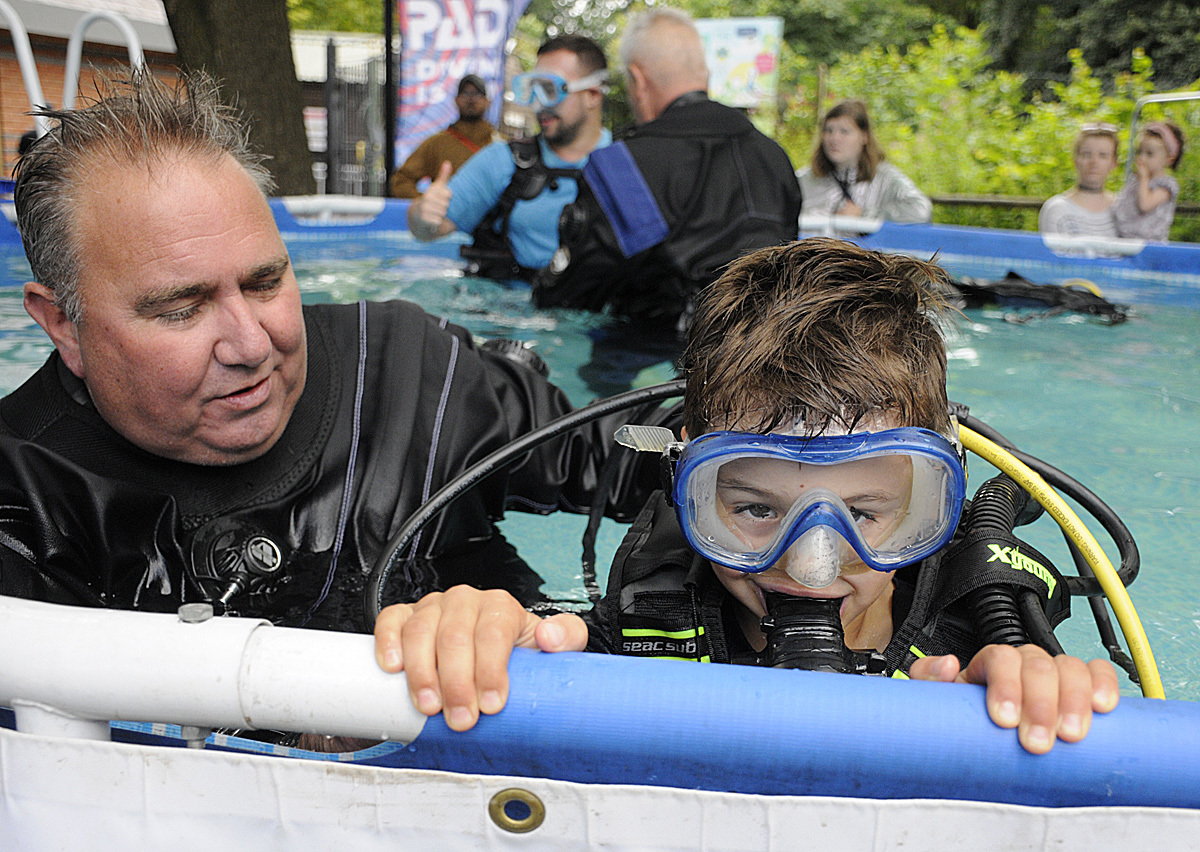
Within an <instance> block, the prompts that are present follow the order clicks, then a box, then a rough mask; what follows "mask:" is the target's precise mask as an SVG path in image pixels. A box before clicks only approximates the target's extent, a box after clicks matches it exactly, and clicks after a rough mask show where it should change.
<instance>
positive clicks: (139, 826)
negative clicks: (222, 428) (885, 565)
mask: <svg viewBox="0 0 1200 852" xmlns="http://www.w3.org/2000/svg"><path fill="white" fill-rule="evenodd" d="M0 637H2V640H0V641H3V643H4V646H5V647H7V648H10V649H19V651H18V652H17V653H14V654H10V655H8V659H6V661H5V662H4V663H3V665H2V666H0V703H4V704H8V705H10V706H14V707H15V708H16V714H15V722H16V725H17V727H18V728H19V729H20V731H21V732H17V731H13V730H0V793H2V795H3V800H4V808H3V809H2V810H0V831H2V832H3V834H2V836H3V837H4V838H5V844H4V846H5V848H6V849H11V850H25V849H30V850H33V849H38V850H41V849H49V848H72V847H79V848H89V849H123V850H124V849H162V848H172V849H197V850H198V849H211V848H213V845H214V844H217V843H221V842H222V841H224V842H227V843H230V844H232V845H233V846H235V847H236V848H261V849H268V848H280V849H283V848H286V849H289V850H303V849H314V850H315V849H328V848H332V847H333V846H335V845H336V846H338V847H344V848H354V849H375V848H379V849H383V848H396V847H397V846H400V847H401V848H447V849H495V848H516V846H517V844H518V843H520V844H524V846H525V847H528V848H539V849H586V848H592V849H595V848H605V849H747V848H761V849H768V848H797V846H796V840H797V838H798V837H804V838H805V840H806V842H814V841H815V840H816V839H818V838H819V839H820V840H821V843H820V848H827V849H856V850H857V849H881V848H896V847H897V846H899V845H900V844H899V842H898V841H899V840H900V839H902V838H905V837H907V838H909V843H906V844H904V845H905V846H906V848H911V847H912V846H915V847H916V848H958V847H959V846H960V845H963V844H966V843H968V842H969V843H970V846H971V848H973V849H977V850H988V849H997V850H998V849H1008V850H1011V849H1050V848H1055V849H1061V848H1083V847H1084V846H1085V845H1089V846H1090V845H1092V844H1101V843H1103V844H1105V845H1106V846H1108V847H1109V848H1114V847H1115V848H1133V847H1134V846H1135V845H1136V846H1139V847H1140V846H1141V844H1142V843H1149V842H1153V843H1154V844H1155V846H1156V848H1160V849H1184V848H1187V843H1190V842H1191V840H1190V839H1189V840H1188V841H1187V843H1185V842H1184V838H1185V837H1186V838H1194V836H1195V831H1196V829H1197V828H1200V763H1198V762H1197V761H1196V759H1195V758H1196V756H1197V755H1198V754H1200V705H1196V704H1194V703H1190V702H1177V701H1152V700H1149V699H1137V698H1126V699H1124V700H1123V701H1122V703H1121V705H1120V706H1119V707H1118V708H1117V710H1116V711H1114V712H1113V713H1111V714H1109V715H1108V716H1105V717H1100V718H1097V719H1096V720H1095V722H1094V724H1093V728H1092V731H1091V734H1090V735H1089V736H1088V738H1087V739H1086V740H1085V741H1084V742H1082V743H1079V744H1077V745H1065V744H1062V743H1060V744H1059V745H1058V746H1057V747H1056V748H1055V749H1054V751H1053V752H1051V754H1049V755H1046V756H1042V757H1034V756H1031V755H1029V754H1026V753H1025V752H1024V751H1023V750H1022V749H1021V748H1020V747H1019V745H1018V744H1017V742H1016V738H1015V736H1014V735H1013V734H1012V732H1009V731H1002V730H1000V729H998V728H996V727H995V726H993V725H992V724H991V723H990V722H989V721H988V719H987V716H986V712H985V709H984V702H983V694H982V690H981V689H979V688H975V687H963V686H956V685H944V684H926V683H900V682H897V681H892V680H888V679H883V678H869V677H844V676H840V675H834V674H823V673H813V672H794V671H780V670H771V669H759V668H751V667H742V666H701V665H688V664H681V663H677V662H669V661H654V660H636V659H628V658H613V657H603V656H595V655H586V654H564V655H542V654H537V653H534V652H518V653H517V654H515V655H514V659H513V661H512V664H511V666H510V673H511V676H512V698H511V699H510V702H509V705H508V706H507V707H506V708H505V709H504V710H503V711H502V712H501V713H500V714H498V715H497V716H494V717H485V718H484V719H483V720H481V723H480V724H479V725H478V726H477V727H476V728H475V729H474V730H472V731H471V732H468V733H466V734H457V733H454V732H451V731H449V730H448V729H447V728H446V727H445V726H444V725H443V724H442V722H441V721H440V719H439V718H434V719H430V720H428V721H424V720H423V718H422V717H420V716H419V715H418V714H416V713H415V711H414V710H413V709H412V708H411V705H410V704H409V701H408V698H407V694H406V691H405V688H404V684H403V681H402V678H400V677H389V676H387V675H384V674H383V673H382V672H381V671H379V670H378V669H376V668H375V664H374V659H373V655H372V653H371V639H370V638H369V637H366V636H352V635H343V634H328V633H319V632H315V631H302V630H294V629H287V628H278V627H271V626H269V625H267V624H266V623H264V622H257V621H253V620H248V619H232V618H229V619H208V620H204V619H202V618H201V619H197V618H195V617H192V616H189V615H188V614H186V613H185V614H181V616H179V617H177V616H173V615H149V614H131V613H124V612H114V611H106V610H75V609H72V608H68V607H58V606H54V605H49V604H38V603H30V602H25V601H15V600H12V599H3V600H0ZM113 717H116V718H122V719H127V720H135V721H134V722H132V723H131V722H123V723H119V724H116V725H113V726H111V727H110V725H109V724H108V723H107V722H105V721H103V720H105V719H107V718H113ZM161 719H173V720H175V721H176V722H178V723H181V725H182V726H179V725H164V724H144V723H137V720H142V721H143V722H145V723H149V722H150V721H151V720H161ZM10 722H11V720H10ZM212 726H235V727H246V726H262V727H271V726H281V727H284V728H288V729H314V730H322V731H326V732H330V733H340V734H345V735H348V736H372V737H376V738H378V737H381V736H387V737H389V738H391V739H393V740H395V741H394V742H386V743H383V744H380V745H377V746H374V747H372V748H369V749H365V750H363V751H359V752H354V753H348V754H338V755H326V754H315V753H310V752H303V751H300V750H296V749H287V748H282V747H278V746H266V745H263V744H261V743H257V742H254V741H250V740H241V739H239V738H236V737H224V736H220V735H212V734H209V735H208V736H207V737H206V736H205V734H206V733H207V730H208V729H209V728H211V727H212ZM110 731H111V733H112V734H113V735H114V736H113V738H112V739H114V740H119V741H111V740H110V739H109V735H110ZM768 732H769V736H766V734H767V733H768ZM205 740H207V742H206V743H205ZM202 743H203V744H205V745H206V748H205V749H204V750H203V751H201V750H198V749H195V748H187V747H186V746H187V745H193V746H195V745H200V744H202ZM255 752H257V753H255ZM288 758H307V759H299V760H296V759H288ZM520 835H523V836H520Z"/></svg>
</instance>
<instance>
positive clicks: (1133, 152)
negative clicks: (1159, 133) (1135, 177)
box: [1125, 92, 1200, 181]
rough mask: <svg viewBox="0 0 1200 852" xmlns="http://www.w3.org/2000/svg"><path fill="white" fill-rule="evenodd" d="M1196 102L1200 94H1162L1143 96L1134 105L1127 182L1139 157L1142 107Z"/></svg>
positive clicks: (1126, 165) (1131, 118)
mask: <svg viewBox="0 0 1200 852" xmlns="http://www.w3.org/2000/svg"><path fill="white" fill-rule="evenodd" d="M1195 100H1200V92H1162V93H1160V94H1157V95H1143V96H1142V97H1140V98H1138V99H1137V103H1135V104H1134V105H1133V115H1132V116H1130V118H1129V156H1128V157H1127V158H1126V160H1125V180H1127V181H1128V180H1129V176H1130V175H1132V174H1133V161H1134V159H1135V158H1136V156H1137V148H1136V147H1135V144H1136V142H1137V126H1138V117H1139V116H1140V115H1141V114H1142V107H1144V106H1145V105H1146V104H1161V103H1171V102H1173V101H1195Z"/></svg>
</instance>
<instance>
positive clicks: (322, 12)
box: [287, 0, 383, 34]
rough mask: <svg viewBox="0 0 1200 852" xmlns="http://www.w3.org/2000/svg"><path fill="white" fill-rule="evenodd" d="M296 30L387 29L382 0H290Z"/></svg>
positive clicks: (342, 30) (354, 31) (368, 30)
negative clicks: (384, 24) (384, 25)
mask: <svg viewBox="0 0 1200 852" xmlns="http://www.w3.org/2000/svg"><path fill="white" fill-rule="evenodd" d="M287 7H288V22H289V23H290V24H291V26H292V29H293V30H326V31H331V32H350V33H381V34H382V33H383V3H382V2H380V0H337V2H330V0H287Z"/></svg>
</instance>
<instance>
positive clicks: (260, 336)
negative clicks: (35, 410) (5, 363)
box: [56, 154, 307, 465]
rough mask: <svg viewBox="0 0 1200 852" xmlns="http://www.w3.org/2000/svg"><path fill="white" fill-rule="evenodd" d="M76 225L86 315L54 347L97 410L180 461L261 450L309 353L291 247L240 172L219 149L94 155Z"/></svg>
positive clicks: (282, 422) (284, 419)
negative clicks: (131, 157)
mask: <svg viewBox="0 0 1200 852" xmlns="http://www.w3.org/2000/svg"><path fill="white" fill-rule="evenodd" d="M76 232H77V240H78V246H79V251H80V280H79V294H80V297H81V299H82V304H83V318H82V320H81V321H80V322H79V323H77V324H74V325H73V326H72V327H71V328H73V336H74V339H75V341H76V345H75V347H74V349H73V347H72V346H71V345H70V343H69V342H68V345H67V346H66V347H64V346H62V345H60V346H59V349H60V351H61V352H63V356H64V360H65V362H66V363H67V366H68V367H69V368H70V369H71V370H72V372H74V373H75V374H76V375H77V376H79V377H80V378H82V379H83V380H84V382H85V383H86V385H87V388H88V391H89V392H90V394H91V397H92V400H93V401H94V402H95V404H96V408H97V410H98V411H99V412H100V414H101V416H103V417H104V419H105V420H106V421H107V422H108V423H109V424H110V425H111V426H112V427H113V428H114V429H116V430H117V431H118V432H120V433H121V434H122V435H123V436H124V437H125V438H127V439H128V440H130V441H131V442H133V443H134V444H136V445H138V446H139V447H142V448H143V449H145V450H148V451H150V452H152V453H155V454H157V455H161V456H165V457H167V458H172V459H177V460H179V461H186V462H191V463H195V464H206V465H222V464H235V463H238V462H243V461H249V460H250V459H254V458H257V457H258V456H260V455H262V454H263V453H265V452H266V451H267V450H269V449H270V448H271V447H272V446H273V445H274V444H275V442H276V441H277V440H278V439H279V436H280V435H281V434H282V433H283V430H284V428H285V427H286V426H287V423H288V419H289V418H290V417H291V414H292V410H293V409H294V408H295V406H296V402H297V400H298V399H299V397H300V393H301V391H303V389H304V380H305V371H306V367H307V352H306V346H305V332H304V319H303V316H302V314H301V310H300V290H299V288H298V286H297V284H296V278H295V275H294V274H293V272H292V268H291V263H290V261H289V259H288V253H287V249H286V248H284V245H283V240H282V239H281V238H280V236H279V231H278V229H277V228H276V226H275V220H274V218H273V217H272V215H271V210H270V208H269V206H268V205H267V202H266V200H265V199H264V198H263V196H262V193H261V192H259V190H258V189H257V187H256V186H255V185H254V183H253V181H252V180H251V179H250V177H249V176H248V175H247V174H246V172H245V171H244V170H243V169H242V168H241V167H240V166H239V165H238V164H237V163H236V162H235V161H234V160H233V159H232V158H230V157H227V156H226V157H223V158H222V159H220V160H217V161H215V162H214V161H212V160H211V159H208V158H197V157H194V156H190V155H188V154H171V155H168V156H167V157H166V158H164V159H163V160H162V161H160V162H158V163H156V164H155V165H154V166H153V171H152V172H151V171H148V170H147V169H146V168H145V167H144V166H123V165H117V164H114V163H111V162H105V163H101V164H98V166H97V168H95V169H94V170H92V171H91V172H90V174H89V181H88V184H87V185H86V186H85V187H84V188H83V190H82V192H81V194H80V198H79V203H78V205H77V213H76ZM70 334H71V332H70V331H68V336H70ZM57 342H58V341H57V340H56V343H57Z"/></svg>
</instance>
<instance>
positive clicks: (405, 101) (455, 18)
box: [396, 0, 529, 163]
mask: <svg viewBox="0 0 1200 852" xmlns="http://www.w3.org/2000/svg"><path fill="white" fill-rule="evenodd" d="M527 5H529V0H397V2H396V17H397V20H399V22H400V35H401V46H400V87H399V92H398V98H397V103H398V107H397V111H398V115H397V117H396V162H397V163H403V162H404V161H405V159H407V158H408V155H409V154H411V153H412V151H413V149H414V148H416V147H417V145H419V144H420V143H421V141H422V140H424V139H425V138H426V137H427V136H429V135H430V134H433V133H436V132H437V131H439V130H442V129H444V128H445V127H447V126H449V125H450V124H452V123H453V122H454V121H455V120H457V119H458V109H457V108H456V107H455V105H454V96H455V95H456V94H457V92H458V81H459V80H461V79H462V77H463V76H464V75H466V74H478V75H479V76H480V77H482V78H483V79H484V80H485V81H486V82H487V86H488V96H489V97H490V98H491V99H492V105H491V107H490V109H489V112H488V118H489V119H490V120H491V121H492V122H493V123H496V122H497V121H498V120H499V117H500V108H501V105H502V101H503V93H504V57H505V50H504V48H505V45H506V43H507V42H508V38H509V36H510V35H511V34H512V31H513V28H514V27H515V26H516V24H517V19H518V18H520V17H521V13H522V12H524V11H525V7H526V6H527Z"/></svg>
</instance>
